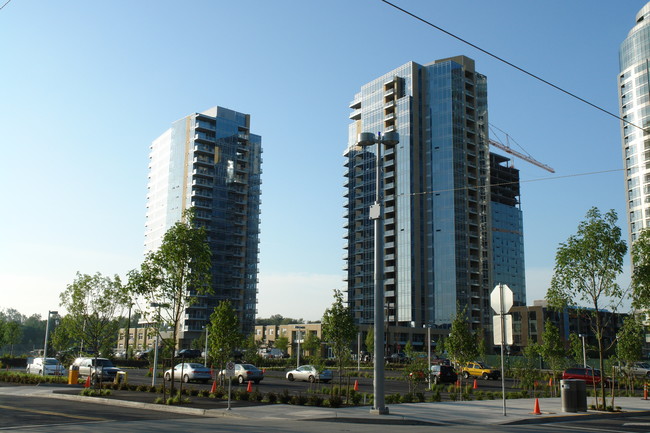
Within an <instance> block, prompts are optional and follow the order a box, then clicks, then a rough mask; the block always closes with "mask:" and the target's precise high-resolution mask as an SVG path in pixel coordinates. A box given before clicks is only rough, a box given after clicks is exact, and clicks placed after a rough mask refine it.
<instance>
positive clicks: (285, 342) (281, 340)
mask: <svg viewBox="0 0 650 433" xmlns="http://www.w3.org/2000/svg"><path fill="white" fill-rule="evenodd" d="M273 347H275V348H276V349H280V350H281V351H283V352H284V353H286V352H287V349H289V339H288V338H287V336H286V335H281V336H279V337H277V338H276V339H275V341H274V342H273Z"/></svg>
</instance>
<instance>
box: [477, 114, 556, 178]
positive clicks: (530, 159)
mask: <svg viewBox="0 0 650 433" xmlns="http://www.w3.org/2000/svg"><path fill="white" fill-rule="evenodd" d="M491 126H494V125H491ZM495 128H496V127H495ZM490 129H492V128H490ZM497 129H499V128H497ZM499 131H501V130H500V129H499ZM501 132H503V131H501ZM503 133H504V134H505V135H506V141H510V136H509V135H508V134H506V133H505V132H503ZM488 141H489V143H490V145H491V146H494V147H498V148H499V149H501V150H503V151H504V152H507V153H509V154H510V155H512V156H516V157H517V158H520V159H523V160H524V161H528V162H530V163H531V164H533V165H536V166H538V167H539V168H543V169H544V170H546V171H549V172H551V173H555V170H554V169H552V168H551V167H549V166H548V165H546V164H543V163H541V162H539V161H537V160H536V159H535V158H533V157H532V156H530V155H524V154H523V153H521V152H517V151H516V150H513V149H512V148H511V147H510V146H508V145H507V144H503V143H499V142H498V141H494V140H492V139H489V140H488Z"/></svg>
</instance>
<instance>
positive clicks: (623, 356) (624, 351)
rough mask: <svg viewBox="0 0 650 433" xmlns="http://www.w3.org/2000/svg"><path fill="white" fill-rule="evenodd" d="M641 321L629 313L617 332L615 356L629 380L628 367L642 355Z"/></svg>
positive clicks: (642, 333)
mask: <svg viewBox="0 0 650 433" xmlns="http://www.w3.org/2000/svg"><path fill="white" fill-rule="evenodd" d="M644 334H645V333H644V331H643V323H641V320H640V319H639V318H638V317H637V316H634V315H630V316H629V317H628V318H627V319H625V321H624V322H623V327H622V328H621V329H620V330H619V332H618V338H617V344H616V357H617V358H618V360H619V361H620V362H621V363H622V364H623V365H622V367H623V369H622V371H623V372H627V373H628V374H627V376H628V380H629V381H630V382H631V379H632V377H631V374H629V373H630V369H629V368H626V367H629V366H631V365H632V364H633V363H634V362H636V361H638V360H640V359H641V358H642V356H643V351H642V348H643V343H644V340H645V335H644Z"/></svg>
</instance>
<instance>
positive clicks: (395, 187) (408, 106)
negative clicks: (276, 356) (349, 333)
mask: <svg viewBox="0 0 650 433" xmlns="http://www.w3.org/2000/svg"><path fill="white" fill-rule="evenodd" d="M350 108H351V109H352V110H353V111H352V113H351V114H350V119H351V120H352V123H351V124H350V125H349V137H348V146H347V148H346V150H345V152H344V156H345V157H346V163H345V167H346V173H345V177H346V180H345V191H346V192H345V197H346V203H345V208H346V212H345V214H344V217H345V219H346V223H345V228H346V229H347V234H346V241H347V242H346V244H345V248H346V254H345V258H346V268H345V269H346V271H347V287H348V302H349V305H350V307H351V309H352V311H353V313H354V316H355V320H356V321H357V323H359V324H372V323H373V322H374V318H373V314H374V310H373V304H374V299H373V296H374V277H373V260H374V243H373V240H374V239H373V236H374V231H373V225H372V221H371V220H369V218H368V209H369V206H370V205H371V204H372V203H373V202H374V200H375V190H374V189H375V153H374V152H376V146H373V147H371V148H360V147H359V146H357V144H356V141H357V136H358V134H359V133H361V132H375V133H376V132H382V133H384V132H387V131H397V132H398V133H399V135H400V143H399V144H398V145H397V146H396V147H395V148H390V149H387V150H385V151H384V154H383V160H384V162H383V183H382V186H381V188H382V189H381V195H382V199H383V203H384V211H385V214H384V247H385V250H384V283H385V300H384V305H385V315H386V323H387V324H388V325H389V326H411V327H422V326H424V325H428V326H433V327H438V328H446V327H448V326H449V325H450V323H451V319H452V318H453V316H454V315H455V313H456V305H457V304H459V305H460V306H461V307H464V306H466V307H467V311H468V320H469V321H470V323H471V324H472V327H473V328H475V329H479V328H488V329H489V328H491V314H490V310H489V309H490V307H489V291H490V289H491V285H492V284H493V277H492V274H493V271H494V269H493V267H492V263H491V259H492V256H493V251H492V243H493V232H492V214H491V213H490V208H491V206H490V200H491V198H490V188H489V181H490V177H489V175H490V156H489V155H490V153H489V148H488V137H487V121H488V120H487V80H486V78H485V77H484V76H483V75H481V74H478V73H476V72H475V70H474V62H473V60H471V59H469V58H467V57H464V56H459V57H454V58H450V59H443V60H438V61H435V62H433V63H431V64H428V65H419V64H417V63H414V62H409V63H407V64H405V65H403V66H401V67H399V68H397V69H395V70H393V71H391V72H389V73H387V74H385V75H383V76H381V77H379V78H377V79H375V80H373V81H371V82H370V83H368V84H366V85H364V86H363V87H362V88H361V91H360V92H359V93H357V94H356V95H355V97H354V99H353V101H352V102H351V104H350ZM516 211H517V212H519V210H518V209H516ZM515 214H516V212H513V213H512V215H515ZM520 216H521V215H520V214H519V217H520ZM519 221H521V218H520V219H519ZM520 228H521V227H520ZM519 236H522V235H521V231H519ZM519 240H521V239H519ZM519 245H523V242H520V243H519ZM501 251H502V250H499V254H501ZM512 252H513V250H510V249H509V250H507V251H504V254H511V253H512ZM519 252H520V253H521V254H522V256H521V261H520V265H519V266H521V268H520V269H518V270H517V272H516V273H518V274H519V275H520V276H522V282H523V250H521V251H519ZM516 285H518V284H516ZM520 286H521V287H522V289H523V290H524V293H525V288H524V287H523V284H521V285H520Z"/></svg>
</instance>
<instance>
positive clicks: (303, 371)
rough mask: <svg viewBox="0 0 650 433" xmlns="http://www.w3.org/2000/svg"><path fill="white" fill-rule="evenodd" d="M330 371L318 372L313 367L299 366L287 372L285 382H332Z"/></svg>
mask: <svg viewBox="0 0 650 433" xmlns="http://www.w3.org/2000/svg"><path fill="white" fill-rule="evenodd" d="M332 377H333V374H332V370H320V371H319V370H318V369H317V368H316V367H314V366H313V365H301V366H300V367H298V368H296V369H295V370H291V371H289V372H287V380H289V381H294V380H305V381H309V382H312V383H314V382H324V383H327V382H329V381H330V380H332Z"/></svg>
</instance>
